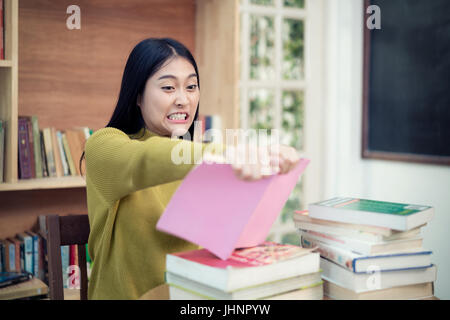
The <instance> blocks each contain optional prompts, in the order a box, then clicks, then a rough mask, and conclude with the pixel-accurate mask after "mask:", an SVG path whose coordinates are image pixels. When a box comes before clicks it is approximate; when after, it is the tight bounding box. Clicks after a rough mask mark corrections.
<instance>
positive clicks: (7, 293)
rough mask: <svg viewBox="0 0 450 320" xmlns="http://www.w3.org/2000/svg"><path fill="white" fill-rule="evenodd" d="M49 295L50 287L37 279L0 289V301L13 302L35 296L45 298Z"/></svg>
mask: <svg viewBox="0 0 450 320" xmlns="http://www.w3.org/2000/svg"><path fill="white" fill-rule="evenodd" d="M47 293H48V286H47V285H46V284H45V283H44V282H42V281H41V280H39V279H37V278H32V279H30V280H28V281H25V282H21V283H17V284H13V285H11V286H7V287H4V288H1V289H0V300H12V299H21V298H28V297H33V296H44V295H46V294H47Z"/></svg>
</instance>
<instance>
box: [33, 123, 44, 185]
mask: <svg viewBox="0 0 450 320" xmlns="http://www.w3.org/2000/svg"><path fill="white" fill-rule="evenodd" d="M31 125H32V130H33V149H34V150H33V151H34V163H35V174H36V178H42V177H43V171H42V154H41V136H40V132H39V121H38V118H37V116H31Z"/></svg>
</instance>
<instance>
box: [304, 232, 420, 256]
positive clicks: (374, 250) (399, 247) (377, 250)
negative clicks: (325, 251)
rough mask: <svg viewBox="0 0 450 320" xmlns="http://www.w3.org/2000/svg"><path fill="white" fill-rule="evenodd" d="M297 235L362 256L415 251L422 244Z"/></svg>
mask: <svg viewBox="0 0 450 320" xmlns="http://www.w3.org/2000/svg"><path fill="white" fill-rule="evenodd" d="M299 233H300V235H301V237H302V238H304V239H306V240H308V241H313V242H314V241H320V242H323V243H325V244H328V245H333V246H336V247H339V248H343V249H350V250H352V251H355V252H357V253H360V254H364V255H374V254H384V253H397V252H410V251H417V250H421V249H422V243H423V239H422V238H421V237H414V238H410V239H401V240H392V241H380V242H369V241H361V240H358V239H353V238H349V237H343V236H336V235H331V234H325V233H320V232H315V231H306V230H299Z"/></svg>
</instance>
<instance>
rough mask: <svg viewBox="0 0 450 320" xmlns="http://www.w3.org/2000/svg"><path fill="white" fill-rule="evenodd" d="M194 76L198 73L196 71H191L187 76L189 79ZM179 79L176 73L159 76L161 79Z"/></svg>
mask: <svg viewBox="0 0 450 320" xmlns="http://www.w3.org/2000/svg"><path fill="white" fill-rule="evenodd" d="M192 77H197V74H196V73H191V74H190V75H189V76H188V77H187V78H188V79H189V78H192ZM168 78H169V79H175V80H176V79H177V77H175V76H174V75H171V74H166V75H164V76H161V77H159V78H158V80H161V79H168Z"/></svg>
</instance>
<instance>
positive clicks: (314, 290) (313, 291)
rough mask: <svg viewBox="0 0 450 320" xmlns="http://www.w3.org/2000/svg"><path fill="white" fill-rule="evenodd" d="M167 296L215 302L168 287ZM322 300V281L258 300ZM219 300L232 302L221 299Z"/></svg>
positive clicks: (189, 292) (194, 293)
mask: <svg viewBox="0 0 450 320" xmlns="http://www.w3.org/2000/svg"><path fill="white" fill-rule="evenodd" d="M169 296H170V299H171V300H215V298H213V297H208V296H206V295H201V294H199V293H197V292H195V291H191V290H189V289H185V288H181V287H177V286H169ZM322 299H323V284H322V281H320V282H317V283H315V284H312V285H310V286H305V287H301V288H297V289H294V290H291V291H285V292H282V293H280V294H276V295H273V296H265V297H262V298H260V299H258V300H322ZM221 300H233V299H227V298H223V299H221ZM239 300H253V299H250V298H239Z"/></svg>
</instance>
